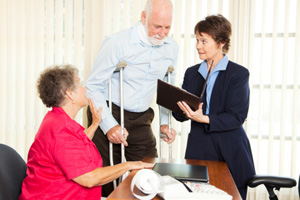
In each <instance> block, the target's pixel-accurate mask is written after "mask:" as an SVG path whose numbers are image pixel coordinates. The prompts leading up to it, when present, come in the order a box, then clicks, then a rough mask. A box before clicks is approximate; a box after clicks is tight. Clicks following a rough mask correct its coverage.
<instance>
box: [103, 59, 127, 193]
mask: <svg viewBox="0 0 300 200" xmlns="http://www.w3.org/2000/svg"><path fill="white" fill-rule="evenodd" d="M125 67H126V62H125V61H121V62H119V63H118V64H117V66H116V69H115V71H114V72H120V115H121V116H120V119H121V120H120V125H116V126H114V127H113V128H111V129H110V130H109V131H108V132H107V139H108V140H109V141H110V143H109V160H110V165H111V166H112V165H114V161H113V143H114V144H120V143H121V162H122V163H123V162H126V159H125V147H124V146H128V143H127V141H126V139H127V137H128V132H127V130H126V129H125V127H124V97H123V96H124V95H123V70H124V68H125ZM111 96H112V95H111V80H110V81H109V108H110V112H112V99H111ZM127 175H128V174H127V173H125V174H124V175H123V176H122V177H120V178H119V183H120V182H122V180H123V179H124V178H125V177H126V176H127ZM113 185H114V188H116V181H113Z"/></svg>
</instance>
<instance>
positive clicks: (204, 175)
mask: <svg viewBox="0 0 300 200" xmlns="http://www.w3.org/2000/svg"><path fill="white" fill-rule="evenodd" d="M152 170H153V171H155V172H157V173H159V174H160V175H161V176H165V175H169V176H171V177H173V178H175V179H177V180H179V181H194V182H206V183H208V182H209V178H208V171H207V167H206V166H203V165H190V164H176V163H156V164H155V165H154V167H153V169H152Z"/></svg>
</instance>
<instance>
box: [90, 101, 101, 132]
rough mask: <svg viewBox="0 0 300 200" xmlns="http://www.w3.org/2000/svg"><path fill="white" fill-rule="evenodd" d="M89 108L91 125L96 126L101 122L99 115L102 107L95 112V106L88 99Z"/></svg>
mask: <svg viewBox="0 0 300 200" xmlns="http://www.w3.org/2000/svg"><path fill="white" fill-rule="evenodd" d="M88 102H89V107H90V110H91V113H92V119H93V122H92V125H95V126H98V125H99V123H100V121H101V113H102V107H100V108H99V109H98V111H97V109H96V106H95V104H94V102H93V100H92V99H91V98H89V99H88Z"/></svg>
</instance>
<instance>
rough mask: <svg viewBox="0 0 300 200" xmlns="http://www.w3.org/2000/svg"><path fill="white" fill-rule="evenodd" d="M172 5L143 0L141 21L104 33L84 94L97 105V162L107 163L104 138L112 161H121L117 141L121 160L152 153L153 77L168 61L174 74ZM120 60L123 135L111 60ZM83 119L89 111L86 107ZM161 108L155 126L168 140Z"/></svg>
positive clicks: (162, 0)
mask: <svg viewBox="0 0 300 200" xmlns="http://www.w3.org/2000/svg"><path fill="white" fill-rule="evenodd" d="M172 15H173V5H172V3H171V1H170V0H148V1H147V3H146V5H145V9H144V11H142V13H141V21H139V22H138V23H137V24H136V25H134V26H133V27H130V28H129V29H127V30H124V31H122V32H119V33H116V34H113V35H110V36H107V37H106V38H105V40H104V42H103V43H102V45H101V47H100V50H99V52H98V55H97V58H96V61H95V64H94V66H93V68H92V71H91V73H90V75H89V77H88V80H87V82H86V88H87V95H88V97H91V98H92V99H93V101H94V103H95V105H96V107H97V108H98V107H100V106H102V107H103V111H102V120H101V123H100V127H99V128H98V130H97V132H96V133H95V136H94V138H93V142H94V143H95V144H96V146H97V148H98V150H99V152H100V154H101V156H102V159H103V166H107V165H109V145H108V143H109V141H110V142H112V143H114V163H115V164H116V163H119V162H121V158H120V157H121V155H120V148H121V147H120V145H119V144H120V143H123V144H124V145H125V146H126V148H125V156H126V160H128V161H132V160H135V161H137V160H141V159H142V158H143V157H145V156H148V157H156V156H157V149H156V139H155V137H154V135H153V132H152V129H151V122H152V120H153V118H154V112H153V110H152V109H151V108H150V105H151V102H152V100H153V96H154V94H155V91H156V87H157V79H164V78H165V75H166V72H167V70H168V67H169V66H174V68H175V70H174V72H173V73H172V79H173V80H174V78H175V72H176V62H177V57H178V45H177V43H176V42H175V41H174V40H173V39H172V38H170V37H169V36H168V35H169V31H170V29H171V24H172ZM121 61H125V62H126V64H127V66H126V68H125V70H124V75H123V76H124V81H123V84H124V86H123V87H124V109H125V111H124V114H125V123H124V124H125V128H126V129H125V138H124V137H123V136H122V134H121V126H120V125H119V124H120V121H119V120H120V108H119V106H120V98H119V97H120V93H119V91H120V90H119V74H118V73H113V72H114V70H115V68H116V65H117V64H118V63H119V62H121ZM110 79H111V82H112V90H113V92H112V102H113V106H112V114H110V111H109V108H108V106H107V101H108V82H109V80H110ZM88 119H89V124H90V123H91V120H90V119H91V114H90V113H89V111H88ZM167 121H168V120H167V114H166V113H162V117H161V124H162V125H161V127H160V129H161V132H162V133H164V134H166V135H167V137H166V138H164V140H165V141H166V142H167V143H171V142H173V141H174V139H175V136H176V132H175V130H174V129H172V131H171V133H170V132H169V127H168V125H167V124H168V122H167ZM112 190H113V187H112V184H111V183H109V184H108V185H106V186H104V187H103V191H102V192H103V196H107V195H109V194H110V192H111V191H112Z"/></svg>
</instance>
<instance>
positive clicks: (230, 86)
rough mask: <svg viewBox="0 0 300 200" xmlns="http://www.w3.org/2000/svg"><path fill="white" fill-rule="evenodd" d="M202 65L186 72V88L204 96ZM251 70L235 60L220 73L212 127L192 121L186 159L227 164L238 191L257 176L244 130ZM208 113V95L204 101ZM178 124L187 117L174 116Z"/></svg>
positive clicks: (212, 106)
mask: <svg viewBox="0 0 300 200" xmlns="http://www.w3.org/2000/svg"><path fill="white" fill-rule="evenodd" d="M199 67H200V64H197V65H195V66H192V67H190V68H188V69H187V70H186V72H185V76H184V82H183V85H182V88H183V89H185V90H187V91H189V92H191V93H193V94H195V95H197V96H200V93H201V91H202V88H203V84H204V81H205V79H204V78H203V77H202V76H201V74H200V73H199V72H198V69H199ZM248 82H249V71H248V70H247V69H246V68H244V67H242V66H240V65H238V64H236V63H233V62H231V61H229V63H228V66H227V69H226V70H225V71H220V72H219V74H218V77H217V79H216V82H215V84H214V87H213V91H212V94H211V99H210V110H209V115H208V116H209V119H210V124H203V123H199V122H195V121H192V122H191V131H190V134H189V138H188V143H187V149H186V155H185V158H186V159H200V160H221V161H225V162H226V163H227V165H228V167H229V169H230V171H231V174H232V176H233V179H234V181H235V183H236V185H237V187H238V188H244V187H247V180H248V179H249V178H250V177H252V176H253V175H254V174H255V169H254V164H253V159H252V152H251V147H250V143H249V140H248V137H247V135H246V133H245V130H244V128H243V127H242V125H243V123H244V121H245V119H246V118H247V113H248V108H249V94H250V91H249V83H248ZM202 101H203V102H204V106H203V113H205V110H206V92H205V93H204V97H203V100H202ZM173 116H174V117H175V118H176V119H177V120H178V121H185V120H187V119H186V118H184V117H182V116H179V115H177V114H175V113H173Z"/></svg>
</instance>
